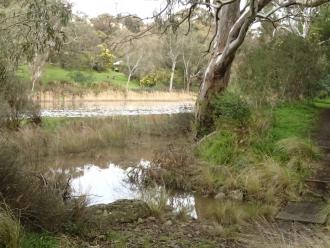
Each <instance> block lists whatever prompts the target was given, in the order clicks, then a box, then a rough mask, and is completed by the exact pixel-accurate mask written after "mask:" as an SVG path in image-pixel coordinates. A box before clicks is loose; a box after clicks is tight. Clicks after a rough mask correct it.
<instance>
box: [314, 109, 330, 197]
mask: <svg viewBox="0 0 330 248" xmlns="http://www.w3.org/2000/svg"><path fill="white" fill-rule="evenodd" d="M314 139H315V140H316V142H317V144H318V145H319V146H320V148H321V149H322V151H323V152H324V153H325V154H324V159H323V161H322V162H321V164H320V166H319V168H318V169H317V170H316V172H315V175H314V176H313V177H312V178H311V180H310V182H311V183H313V184H314V189H315V190H316V191H317V192H319V193H320V194H321V195H322V196H323V197H324V198H325V199H329V198H330V109H325V110H323V111H322V112H321V114H320V118H319V121H318V124H317V126H316V132H315V134H314Z"/></svg>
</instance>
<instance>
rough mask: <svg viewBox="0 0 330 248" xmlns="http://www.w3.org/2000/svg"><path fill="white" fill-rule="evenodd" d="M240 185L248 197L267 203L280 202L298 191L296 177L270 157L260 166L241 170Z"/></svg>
mask: <svg viewBox="0 0 330 248" xmlns="http://www.w3.org/2000/svg"><path fill="white" fill-rule="evenodd" d="M239 181H240V187H241V188H242V190H244V191H245V192H246V198H247V199H251V200H259V201H262V202H265V203H273V204H274V203H277V204H278V203H279V201H282V200H285V199H287V198H288V197H289V195H292V194H293V192H295V191H296V188H295V183H296V181H295V180H294V178H291V177H290V174H289V173H288V171H287V169H286V168H285V167H282V166H281V165H280V164H279V163H278V162H276V161H275V160H273V159H271V158H268V159H266V160H265V161H263V162H262V163H261V164H259V165H258V166H254V167H247V168H245V169H244V170H242V171H241V172H240V175H239Z"/></svg>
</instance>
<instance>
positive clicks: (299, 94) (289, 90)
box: [236, 34, 327, 104]
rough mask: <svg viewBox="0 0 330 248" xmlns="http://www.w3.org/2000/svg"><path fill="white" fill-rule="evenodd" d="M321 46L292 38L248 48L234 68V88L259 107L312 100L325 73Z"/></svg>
mask: <svg viewBox="0 0 330 248" xmlns="http://www.w3.org/2000/svg"><path fill="white" fill-rule="evenodd" d="M326 64H327V63H326V58H325V56H324V54H323V52H322V50H321V48H320V46H319V45H318V44H317V43H315V42H313V41H311V40H309V39H304V38H302V37H298V36H296V35H293V34H282V35H279V36H277V37H275V38H273V39H272V40H271V41H270V42H268V43H264V44H261V45H257V46H254V47H249V48H248V49H247V51H246V52H245V54H244V55H243V56H242V58H241V60H240V62H239V65H238V68H237V75H236V76H237V78H236V81H237V84H238V85H239V88H241V90H242V92H244V94H246V95H249V96H251V97H252V98H253V99H254V100H255V102H257V103H258V104H262V103H265V102H266V103H276V102H279V101H280V102H283V101H294V100H299V99H301V98H312V97H314V96H316V95H317V93H318V92H319V91H320V89H321V88H322V87H321V85H320V84H321V83H320V80H321V79H322V78H323V77H324V75H325V72H326Z"/></svg>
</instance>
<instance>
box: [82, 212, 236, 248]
mask: <svg viewBox="0 0 330 248" xmlns="http://www.w3.org/2000/svg"><path fill="white" fill-rule="evenodd" d="M220 232H221V230H220V229H219V227H216V226H214V225H212V224H208V223H205V222H200V221H198V220H193V219H191V220H184V221H183V220H179V219H176V218H175V217H174V216H172V217H167V218H162V219H158V218H154V217H149V218H146V219H139V220H138V221H136V222H133V223H122V224H115V225H114V226H113V227H112V228H111V229H110V230H109V231H108V233H107V234H105V235H99V236H95V237H93V238H91V240H90V241H89V242H88V245H87V246H82V247H90V248H91V247H95V248H96V247H97V248H108V247H118V248H120V247H125V248H131V247H132V248H133V247H134V248H138V247H141V248H142V247H154V248H163V247H164V248H165V247H166V248H186V247H189V248H195V247H196V248H197V247H198V248H202V247H203V248H238V247H241V246H240V245H239V244H238V242H236V241H235V240H233V239H228V238H227V239H225V238H224V236H223V234H221V233H220Z"/></svg>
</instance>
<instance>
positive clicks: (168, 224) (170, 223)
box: [164, 220, 173, 226]
mask: <svg viewBox="0 0 330 248" xmlns="http://www.w3.org/2000/svg"><path fill="white" fill-rule="evenodd" d="M172 224H173V223H172V221H170V220H168V221H166V222H165V224H164V225H165V226H171V225H172Z"/></svg>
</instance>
